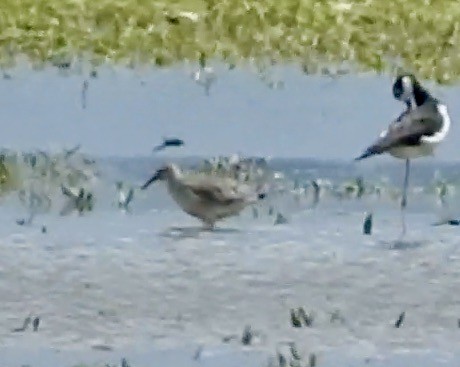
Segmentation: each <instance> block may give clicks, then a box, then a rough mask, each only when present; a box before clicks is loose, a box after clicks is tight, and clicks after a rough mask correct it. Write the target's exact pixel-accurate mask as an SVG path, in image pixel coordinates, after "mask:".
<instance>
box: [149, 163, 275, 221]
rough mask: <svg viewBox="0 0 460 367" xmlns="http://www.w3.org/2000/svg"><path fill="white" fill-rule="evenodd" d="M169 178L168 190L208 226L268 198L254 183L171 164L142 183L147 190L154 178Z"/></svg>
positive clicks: (178, 201)
mask: <svg viewBox="0 0 460 367" xmlns="http://www.w3.org/2000/svg"><path fill="white" fill-rule="evenodd" d="M158 180H160V181H166V185H167V188H168V192H169V194H170V195H171V197H172V198H173V199H174V201H175V202H176V203H177V204H178V205H179V206H180V207H181V209H182V210H183V211H184V212H186V213H187V214H189V215H191V216H193V217H196V218H198V219H200V220H201V221H202V222H203V223H204V224H205V228H206V229H213V228H214V226H215V223H216V222H218V221H219V220H222V219H225V218H228V217H231V216H236V215H238V214H239V213H240V212H241V211H242V210H243V209H244V208H246V207H247V206H248V205H251V204H255V203H257V202H258V201H259V200H262V199H264V198H265V196H266V194H265V193H264V192H262V191H261V190H262V188H261V187H253V186H251V185H249V184H247V183H241V182H238V181H237V180H235V179H233V178H230V177H218V176H215V175H208V174H203V173H184V172H182V171H181V169H180V168H179V167H178V166H176V165H174V164H168V165H166V166H164V167H162V168H160V169H159V170H157V171H156V172H155V174H154V175H153V176H152V177H151V178H150V179H149V180H148V181H147V182H146V183H145V184H144V185H142V186H141V190H145V189H146V188H147V187H148V186H149V185H150V184H152V183H153V182H155V181H158Z"/></svg>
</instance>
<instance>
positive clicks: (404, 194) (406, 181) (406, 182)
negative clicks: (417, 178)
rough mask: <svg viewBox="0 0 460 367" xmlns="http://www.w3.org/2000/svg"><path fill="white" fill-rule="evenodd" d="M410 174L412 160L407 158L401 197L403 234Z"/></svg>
mask: <svg viewBox="0 0 460 367" xmlns="http://www.w3.org/2000/svg"><path fill="white" fill-rule="evenodd" d="M409 174H410V160H409V159H406V172H405V175H404V185H403V191H402V197H401V220H402V234H403V235H404V234H405V233H406V218H405V215H404V214H405V210H406V207H407V191H408V188H409Z"/></svg>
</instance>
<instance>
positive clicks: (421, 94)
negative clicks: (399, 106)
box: [393, 74, 431, 109]
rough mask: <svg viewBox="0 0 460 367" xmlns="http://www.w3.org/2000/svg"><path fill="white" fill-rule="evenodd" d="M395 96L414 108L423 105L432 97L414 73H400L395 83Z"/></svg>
mask: <svg viewBox="0 0 460 367" xmlns="http://www.w3.org/2000/svg"><path fill="white" fill-rule="evenodd" d="M393 96H394V97H395V98H396V99H397V100H399V101H401V102H404V103H406V105H407V107H408V108H410V109H414V108H416V107H418V106H421V105H422V104H424V103H425V101H426V100H427V99H428V98H431V97H430V94H429V93H428V91H427V90H426V89H425V88H423V87H422V85H421V84H420V83H419V81H418V80H417V78H415V76H414V75H413V74H400V75H398V76H397V77H396V79H395V81H394V83H393Z"/></svg>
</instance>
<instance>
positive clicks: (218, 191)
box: [185, 178, 245, 204]
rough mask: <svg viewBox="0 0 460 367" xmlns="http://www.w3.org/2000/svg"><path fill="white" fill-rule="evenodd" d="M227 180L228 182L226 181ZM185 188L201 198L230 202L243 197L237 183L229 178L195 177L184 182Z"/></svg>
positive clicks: (223, 202) (224, 202)
mask: <svg viewBox="0 0 460 367" xmlns="http://www.w3.org/2000/svg"><path fill="white" fill-rule="evenodd" d="M227 181H228V182H227ZM185 185H186V186H187V188H188V189H189V190H190V191H192V192H193V193H194V194H195V195H197V196H199V197H200V198H201V199H203V200H208V201H213V202H217V203H221V204H231V203H233V202H236V201H241V200H244V199H245V196H244V195H242V193H241V192H239V191H238V187H237V185H236V184H235V183H234V182H232V181H230V180H216V179H212V178H209V180H205V179H204V178H203V179H201V180H200V179H195V180H190V181H188V182H186V183H185Z"/></svg>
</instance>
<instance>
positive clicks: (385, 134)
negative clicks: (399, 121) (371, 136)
mask: <svg viewBox="0 0 460 367" xmlns="http://www.w3.org/2000/svg"><path fill="white" fill-rule="evenodd" d="M387 134H388V130H383V131H382V132H381V133H380V135H379V137H380V138H384V137H385V136H387Z"/></svg>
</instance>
